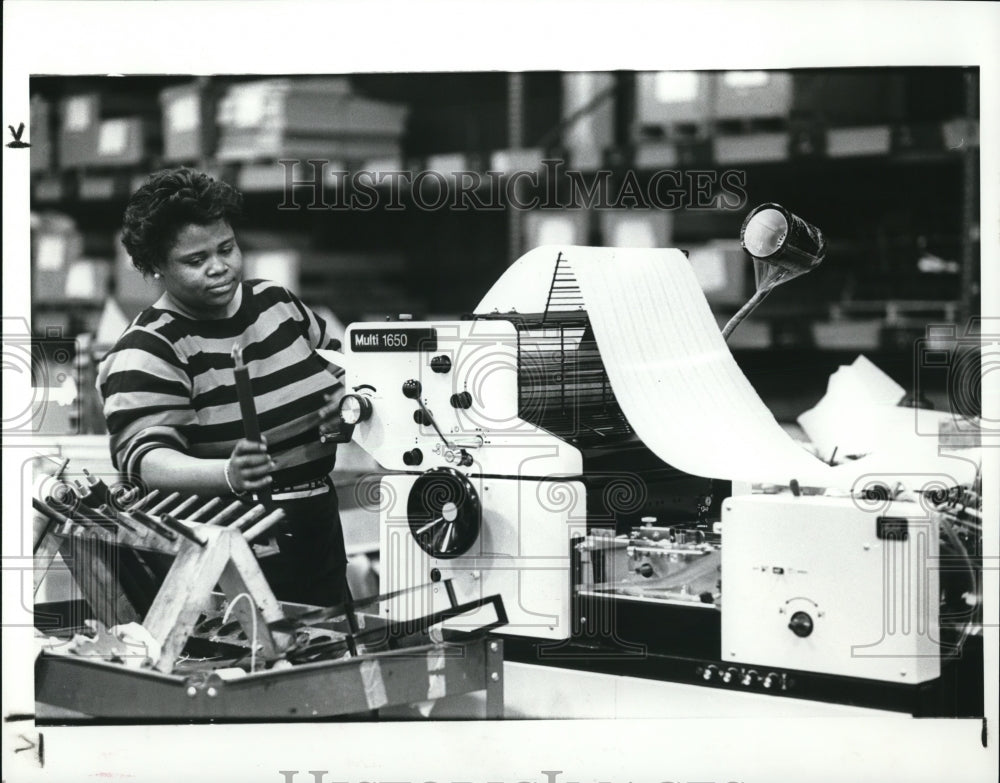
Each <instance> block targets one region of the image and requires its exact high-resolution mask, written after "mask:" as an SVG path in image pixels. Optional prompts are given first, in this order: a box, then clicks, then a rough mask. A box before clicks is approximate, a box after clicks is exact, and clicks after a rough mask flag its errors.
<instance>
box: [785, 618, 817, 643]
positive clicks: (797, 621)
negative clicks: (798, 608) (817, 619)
mask: <svg viewBox="0 0 1000 783" xmlns="http://www.w3.org/2000/svg"><path fill="white" fill-rule="evenodd" d="M788 627H789V628H791V630H792V633H793V634H795V635H796V636H800V637H802V638H803V639H805V638H806V637H807V636H808V635H809V634H811V633H812V632H813V619H812V618H811V617H810V616H809V615H808V614H806V613H805V612H796V613H795V614H793V615H792V619H791V620H789V621H788Z"/></svg>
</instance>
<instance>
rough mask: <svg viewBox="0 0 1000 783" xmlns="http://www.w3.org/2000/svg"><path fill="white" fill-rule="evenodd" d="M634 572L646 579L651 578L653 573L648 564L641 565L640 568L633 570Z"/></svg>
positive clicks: (650, 565)
mask: <svg viewBox="0 0 1000 783" xmlns="http://www.w3.org/2000/svg"><path fill="white" fill-rule="evenodd" d="M635 572H636V573H637V574H639V576H645V577H647V578H648V577H651V576H652V575H653V574H654V573H655V572H654V571H653V566H652V564H650V563H643V564H642V565H641V566H639V567H638V568H637V569H635Z"/></svg>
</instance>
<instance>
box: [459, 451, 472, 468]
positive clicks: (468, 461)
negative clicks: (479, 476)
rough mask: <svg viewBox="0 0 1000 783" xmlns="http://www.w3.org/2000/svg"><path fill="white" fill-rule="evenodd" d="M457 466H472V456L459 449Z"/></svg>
mask: <svg viewBox="0 0 1000 783" xmlns="http://www.w3.org/2000/svg"><path fill="white" fill-rule="evenodd" d="M458 465H459V467H462V468H467V467H469V466H470V465H472V455H471V454H470V453H469V452H467V451H466V450H465V449H460V450H459V452H458Z"/></svg>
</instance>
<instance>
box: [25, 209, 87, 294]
mask: <svg viewBox="0 0 1000 783" xmlns="http://www.w3.org/2000/svg"><path fill="white" fill-rule="evenodd" d="M82 252H83V237H82V235H81V234H80V232H79V231H77V229H76V227H75V225H73V222H72V221H71V220H69V219H67V218H58V217H48V216H46V217H42V218H40V219H39V220H38V226H37V227H36V228H34V230H33V231H32V235H31V298H32V301H33V302H51V301H53V300H56V301H58V300H61V299H63V298H65V296H66V293H65V292H66V279H67V275H68V274H69V270H70V266H71V265H72V264H73V262H75V261H76V260H77V259H78V258H80V255H81V254H82Z"/></svg>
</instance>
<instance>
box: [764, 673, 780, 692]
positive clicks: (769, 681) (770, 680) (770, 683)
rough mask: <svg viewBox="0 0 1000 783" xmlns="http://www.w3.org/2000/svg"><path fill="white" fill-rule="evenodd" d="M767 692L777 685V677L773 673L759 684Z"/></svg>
mask: <svg viewBox="0 0 1000 783" xmlns="http://www.w3.org/2000/svg"><path fill="white" fill-rule="evenodd" d="M761 684H762V685H763V686H764V687H765V688H766V689H767V690H771V689H772V688H773V687H774V686H775V685H777V684H778V675H777V674H775V673H774V672H769V673H768V675H767V677H765V678H764V682H763V683H761Z"/></svg>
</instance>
